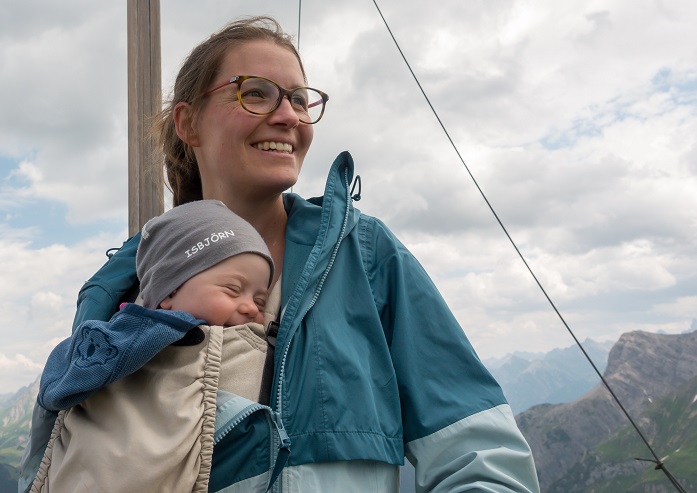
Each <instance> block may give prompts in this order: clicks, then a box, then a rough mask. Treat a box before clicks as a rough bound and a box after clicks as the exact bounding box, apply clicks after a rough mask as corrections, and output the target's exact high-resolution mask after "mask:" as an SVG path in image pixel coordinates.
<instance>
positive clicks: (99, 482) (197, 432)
mask: <svg viewBox="0 0 697 493" xmlns="http://www.w3.org/2000/svg"><path fill="white" fill-rule="evenodd" d="M201 328H202V329H203V330H204V333H205V335H206V339H205V341H204V343H202V344H198V345H196V346H170V347H168V348H165V349H164V350H163V351H162V352H160V353H159V354H158V355H157V356H155V358H153V359H152V360H151V361H149V362H148V364H147V365H145V366H144V367H143V368H141V369H140V370H138V371H137V372H135V373H134V374H132V375H129V376H128V377H125V378H123V379H121V380H119V381H118V382H115V383H113V384H111V385H108V386H107V387H105V388H104V389H102V390H100V391H99V392H97V393H96V394H94V395H93V396H92V397H90V398H89V399H87V400H86V401H85V402H83V403H82V404H80V405H78V406H75V407H73V408H70V409H68V410H66V411H61V413H60V414H59V417H58V420H57V421H56V425H55V426H54V430H53V435H52V437H51V440H50V441H49V444H48V447H47V450H46V453H45V455H44V458H43V461H42V463H41V466H40V468H39V473H38V474H37V477H36V479H35V481H34V484H33V485H32V489H31V491H32V492H50V493H77V492H85V493H87V492H89V493H98V492H105V493H106V492H108V493H121V492H123V493H133V492H146V491H147V492H153V493H155V492H175V493H176V492H182V493H184V492H186V493H189V492H192V491H194V492H205V491H207V489H208V477H209V475H210V468H211V457H212V453H213V433H214V431H215V404H216V391H217V388H218V376H219V371H220V357H221V354H222V340H223V329H222V327H212V328H209V327H207V326H201Z"/></svg>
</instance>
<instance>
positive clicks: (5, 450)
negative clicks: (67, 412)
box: [0, 378, 39, 468]
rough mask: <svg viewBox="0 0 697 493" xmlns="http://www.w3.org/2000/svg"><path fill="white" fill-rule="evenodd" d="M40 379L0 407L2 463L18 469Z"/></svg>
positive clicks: (23, 388) (0, 456) (0, 458)
mask: <svg viewBox="0 0 697 493" xmlns="http://www.w3.org/2000/svg"><path fill="white" fill-rule="evenodd" d="M38 393H39V379H38V378H37V379H36V381H34V383H32V384H31V385H29V386H27V387H22V388H21V389H19V390H18V391H17V392H16V393H15V394H14V395H13V396H12V397H11V398H9V399H7V400H6V401H5V402H4V403H3V404H2V405H1V406H0V463H4V464H6V465H8V466H10V467H13V468H16V467H17V466H18V465H19V462H20V460H21V458H22V454H23V453H24V448H25V446H26V443H27V439H28V435H29V428H30V426H31V415H32V411H33V409H34V403H35V402H36V395H37V394H38Z"/></svg>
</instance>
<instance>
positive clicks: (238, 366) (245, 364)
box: [220, 278, 281, 402]
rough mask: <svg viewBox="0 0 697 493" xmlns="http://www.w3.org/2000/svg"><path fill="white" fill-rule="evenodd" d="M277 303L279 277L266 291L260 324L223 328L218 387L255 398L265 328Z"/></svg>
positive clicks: (279, 284)
mask: <svg viewBox="0 0 697 493" xmlns="http://www.w3.org/2000/svg"><path fill="white" fill-rule="evenodd" d="M280 306H281V279H280V278H279V280H278V281H276V284H275V286H274V288H273V289H272V291H271V293H269V299H268V301H267V302H266V308H265V309H264V326H263V327H262V326H261V325H259V324H255V323H248V324H246V325H238V326H236V327H229V328H226V329H225V332H224V337H225V342H224V344H223V351H224V356H223V361H222V367H221V369H220V388H221V389H223V390H226V391H228V392H232V393H233V394H237V395H240V396H242V397H245V398H247V399H249V400H250V401H255V402H256V401H258V400H259V389H260V388H261V378H262V375H263V373H264V363H265V361H266V349H267V342H266V331H265V329H264V327H268V326H269V323H271V322H273V321H274V320H276V314H277V313H278V311H279V309H280Z"/></svg>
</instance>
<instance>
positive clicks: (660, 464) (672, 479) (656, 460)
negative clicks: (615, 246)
mask: <svg viewBox="0 0 697 493" xmlns="http://www.w3.org/2000/svg"><path fill="white" fill-rule="evenodd" d="M373 4H374V5H375V8H376V9H377V10H378V14H380V17H381V18H382V21H383V23H384V24H385V27H386V28H387V31H388V32H389V33H390V37H391V38H392V41H394V44H395V46H396V47H397V50H399V54H400V55H401V56H402V59H403V60H404V63H405V64H406V65H407V68H408V69H409V72H411V75H412V77H413V78H414V81H415V82H416V85H417V86H419V90H420V91H421V94H423V96H424V98H425V99H426V102H427V103H428V106H429V107H430V108H431V111H432V112H433V114H434V116H435V117H436V120H438V123H439V124H440V127H441V128H442V129H443V132H444V133H445V136H446V137H447V138H448V140H449V141H450V145H451V146H452V147H453V149H454V150H455V153H456V154H457V157H458V158H459V159H460V162H461V163H462V165H463V166H464V167H465V170H466V171H467V173H468V174H469V176H470V178H471V179H472V182H473V183H474V185H475V186H476V187H477V190H479V193H480V194H481V196H482V198H483V199H484V201H485V202H486V205H487V206H488V207H489V210H490V211H491V213H492V214H493V215H494V217H495V218H496V221H497V222H498V223H499V226H501V229H502V230H503V232H504V233H505V234H506V237H507V238H508V240H509V241H510V242H511V245H513V248H514V249H515V251H516V253H517V254H518V256H519V257H520V259H521V260H522V261H523V264H525V267H526V268H527V270H528V272H529V273H530V275H531V276H532V278H533V279H534V280H535V283H537V286H538V287H539V288H540V290H541V291H542V294H544V296H545V298H547V301H548V302H549V304H550V305H551V307H552V309H554V311H555V313H556V314H557V316H558V317H559V320H561V322H562V324H564V327H566V330H567V331H568V332H569V334H571V337H572V338H573V339H574V341H575V342H576V345H577V346H578V347H579V349H581V352H583V355H584V356H585V357H586V359H587V360H588V362H589V363H590V365H591V366H592V367H593V370H595V373H597V374H598V377H600V380H601V381H602V383H603V385H605V388H607V390H608V391H609V392H610V395H611V396H612V398H613V399H614V400H615V402H616V403H617V405H618V406H619V407H620V409H621V410H622V413H624V415H625V416H626V418H627V419H628V420H629V422H630V423H631V424H632V426H633V427H634V430H636V432H637V434H638V435H639V437H640V438H641V440H642V441H643V442H644V444H645V445H646V447H647V448H648V449H649V451H650V452H651V455H652V456H653V457H654V460H651V462H654V463H655V464H656V467H655V469H660V470H661V471H663V472H664V474H665V475H666V477H667V478H668V480H669V481H670V482H671V483H672V484H673V486H675V488H676V489H677V490H678V491H679V492H680V493H686V491H685V490H684V489H683V487H682V486H681V485H680V483H678V481H677V480H676V479H675V477H674V476H673V475H672V474H671V473H670V472H669V471H668V469H667V468H666V467H665V464H664V463H663V461H662V460H661V459H660V458H659V457H658V455H656V452H654V450H653V448H652V447H651V445H650V444H649V442H648V440H647V439H646V437H644V434H643V433H642V432H641V430H640V429H639V427H638V426H637V424H636V423H635V422H634V420H633V419H632V417H631V416H630V415H629V413H628V412H627V410H626V409H625V407H624V406H623V405H622V402H620V400H619V398H618V397H617V395H616V394H615V392H614V391H613V390H612V388H611V387H610V385H609V383H608V382H607V380H605V378H604V377H603V375H602V373H601V372H600V370H599V369H598V367H597V366H596V365H595V363H594V362H593V360H592V359H591V357H590V356H589V355H588V353H587V352H586V350H585V349H584V347H583V345H582V344H581V342H580V341H579V340H578V338H577V337H576V335H575V334H574V333H573V331H572V330H571V328H570V327H569V325H568V324H567V323H566V320H564V317H563V316H562V314H561V313H560V312H559V310H558V309H557V307H556V305H555V304H554V302H553V301H552V299H551V298H550V297H549V295H548V294H547V291H546V290H545V288H544V287H543V286H542V283H540V281H539V280H538V279H537V276H536V275H535V273H534V272H533V270H532V268H530V265H528V262H527V261H526V260H525V257H524V256H523V254H522V253H521V251H520V250H519V249H518V246H517V245H516V243H515V241H513V238H512V237H511V235H510V234H509V233H508V230H507V229H506V227H505V226H504V224H503V222H502V221H501V219H499V216H498V214H497V213H496V211H495V210H494V207H493V206H492V205H491V203H490V202H489V199H488V198H487V197H486V195H485V194H484V191H483V190H482V188H481V187H480V186H479V183H478V182H477V180H476V179H475V177H474V175H473V174H472V172H471V171H470V169H469V166H467V163H465V160H464V159H463V158H462V155H461V154H460V151H459V150H458V148H457V146H456V145H455V142H453V139H452V138H451V137H450V134H449V133H448V130H447V129H446V128H445V125H444V124H443V122H442V121H441V119H440V116H438V112H437V111H436V109H435V108H434V107H433V105H432V104H431V101H430V99H429V98H428V96H427V95H426V91H424V89H423V87H422V86H421V83H420V82H419V79H418V77H417V76H416V74H415V73H414V71H413V70H412V68H411V65H410V64H409V61H408V60H407V58H406V56H405V55H404V52H403V51H402V48H400V46H399V43H398V42H397V39H396V38H395V36H394V34H392V29H390V26H389V25H388V24H387V20H386V19H385V16H384V15H382V11H381V10H380V7H379V6H378V4H377V1H376V0H373Z"/></svg>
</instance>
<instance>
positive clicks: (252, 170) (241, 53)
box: [193, 40, 313, 206]
mask: <svg viewBox="0 0 697 493" xmlns="http://www.w3.org/2000/svg"><path fill="white" fill-rule="evenodd" d="M235 75H258V76H262V77H266V78H268V79H271V80H273V81H274V82H276V83H277V84H279V85H280V86H281V87H285V88H286V89H289V88H294V87H298V86H304V85H305V81H304V78H303V74H302V71H301V70H300V64H299V63H298V60H297V58H296V57H295V55H294V54H293V53H292V52H290V51H289V50H288V49H286V48H283V47H281V46H278V45H276V44H275V43H273V42H271V41H266V40H257V41H249V42H246V43H244V44H242V45H239V46H236V47H234V48H231V49H230V50H229V51H228V53H227V55H226V56H225V58H224V60H223V63H222V65H221V67H220V71H219V75H218V76H217V77H216V80H215V81H214V84H213V86H215V85H218V84H220V83H222V82H224V81H226V80H229V79H230V78H231V77H233V76H235ZM213 86H212V87H213ZM193 131H194V137H195V139H194V142H193V144H196V145H193V148H194V153H195V154H196V159H197V161H198V165H199V170H200V173H201V183H202V187H203V198H204V199H218V200H222V201H223V202H225V203H227V204H228V205H229V206H232V205H233V204H234V203H236V202H239V201H247V202H254V201H259V200H264V199H268V198H269V197H273V196H275V195H278V194H280V193H281V192H283V191H284V190H287V189H288V188H290V187H291V186H293V185H294V184H295V183H296V181H297V180H298V175H299V173H300V169H301V168H302V164H303V160H304V159H305V155H306V154H307V151H308V149H309V148H310V144H311V143H312V136H313V129H312V125H307V124H304V123H300V122H299V120H298V116H297V115H296V113H295V112H294V111H293V109H292V107H291V105H290V102H289V101H288V99H287V98H284V99H283V101H282V103H281V105H280V106H279V107H278V109H276V111H274V112H273V113H271V114H269V115H263V116H260V115H254V114H252V113H249V112H248V111H246V110H245V109H244V108H242V107H241V106H240V104H239V102H238V100H237V85H235V84H229V85H227V86H225V87H223V88H222V89H219V90H217V91H215V92H213V93H211V94H210V95H208V96H207V97H206V100H205V101H204V103H203V105H202V107H201V111H200V112H199V114H198V116H197V118H196V119H195V121H194V123H193ZM265 143H280V144H290V146H291V148H292V151H290V152H288V151H274V150H270V149H269V150H263V149H259V147H267V149H268V146H264V144H265ZM284 147H286V148H287V146H284Z"/></svg>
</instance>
